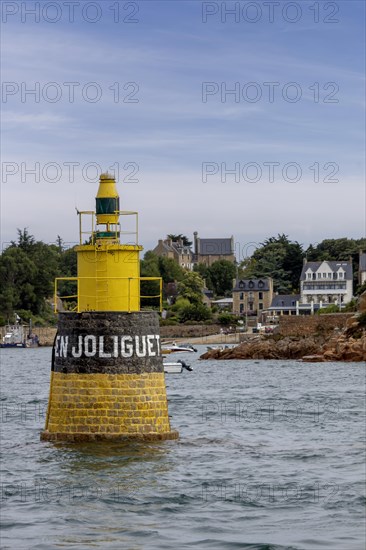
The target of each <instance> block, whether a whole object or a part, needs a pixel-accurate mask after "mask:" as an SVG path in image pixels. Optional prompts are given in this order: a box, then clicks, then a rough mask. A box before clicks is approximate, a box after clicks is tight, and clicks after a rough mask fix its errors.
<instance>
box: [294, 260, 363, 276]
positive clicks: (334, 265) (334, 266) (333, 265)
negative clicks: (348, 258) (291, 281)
mask: <svg viewBox="0 0 366 550" xmlns="http://www.w3.org/2000/svg"><path fill="white" fill-rule="evenodd" d="M322 263H323V262H306V264H304V265H303V266H302V271H301V277H300V279H301V281H305V280H307V279H306V272H307V270H308V269H309V268H310V269H311V271H312V272H313V273H316V271H317V270H318V269H319V267H320V266H321V265H322ZM325 263H326V264H328V265H329V267H330V269H331V270H332V271H333V272H337V271H338V269H339V268H340V267H342V268H343V270H344V271H345V278H346V279H347V280H352V278H353V269H352V262H343V261H341V260H340V261H325Z"/></svg>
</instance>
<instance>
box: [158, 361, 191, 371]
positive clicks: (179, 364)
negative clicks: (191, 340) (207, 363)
mask: <svg viewBox="0 0 366 550" xmlns="http://www.w3.org/2000/svg"><path fill="white" fill-rule="evenodd" d="M163 365H164V372H165V373H166V374H181V372H183V369H186V370H188V371H192V370H193V369H192V367H191V366H190V365H187V363H186V362H185V361H181V360H179V361H175V362H170V361H169V362H168V361H164V362H163Z"/></svg>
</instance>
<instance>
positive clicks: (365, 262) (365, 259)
mask: <svg viewBox="0 0 366 550" xmlns="http://www.w3.org/2000/svg"><path fill="white" fill-rule="evenodd" d="M359 271H366V252H361V254H360V267H359Z"/></svg>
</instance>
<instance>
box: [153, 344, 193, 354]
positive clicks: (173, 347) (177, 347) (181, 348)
mask: <svg viewBox="0 0 366 550" xmlns="http://www.w3.org/2000/svg"><path fill="white" fill-rule="evenodd" d="M196 351H197V349H196V348H194V347H193V346H192V345H191V344H176V343H175V342H173V343H171V344H165V343H164V342H163V343H162V344H161V353H163V354H164V355H167V354H169V353H184V352H189V353H193V352H196Z"/></svg>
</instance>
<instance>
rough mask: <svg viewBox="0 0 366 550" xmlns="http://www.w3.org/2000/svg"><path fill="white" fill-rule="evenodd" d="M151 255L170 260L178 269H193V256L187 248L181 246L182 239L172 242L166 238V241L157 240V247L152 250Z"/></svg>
mask: <svg viewBox="0 0 366 550" xmlns="http://www.w3.org/2000/svg"><path fill="white" fill-rule="evenodd" d="M153 253H154V254H156V255H157V256H163V257H165V258H171V259H172V260H174V261H175V262H177V264H178V265H180V267H184V268H185V269H189V270H192V269H193V254H192V250H191V248H190V247H189V246H185V245H184V244H183V241H182V239H178V240H177V241H173V240H172V239H169V238H168V237H167V238H166V239H164V240H163V239H159V241H158V244H157V246H156V247H155V248H154V250H153Z"/></svg>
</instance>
